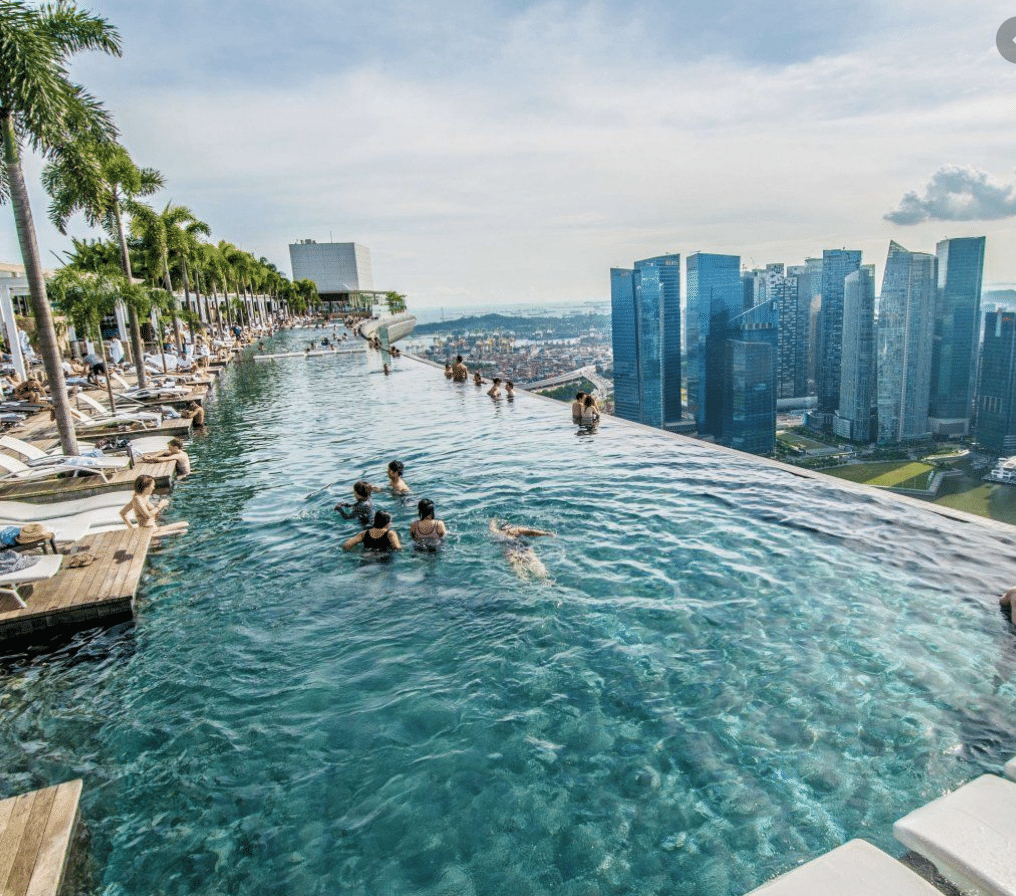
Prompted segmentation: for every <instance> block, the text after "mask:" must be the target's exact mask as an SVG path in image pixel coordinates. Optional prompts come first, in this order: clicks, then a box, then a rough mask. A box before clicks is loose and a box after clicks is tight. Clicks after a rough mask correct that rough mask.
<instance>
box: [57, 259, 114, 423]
mask: <svg viewBox="0 0 1016 896" xmlns="http://www.w3.org/2000/svg"><path fill="white" fill-rule="evenodd" d="M126 285H127V280H126V279H125V278H124V276H123V274H121V273H120V272H119V271H118V270H117V269H116V268H113V269H109V268H105V269H100V270H98V271H95V272H92V271H82V270H79V269H77V268H75V267H72V266H70V265H68V266H67V267H64V268H61V269H60V270H59V271H58V272H57V274H56V276H55V277H53V279H52V280H51V281H50V288H51V291H52V293H53V298H54V299H55V301H56V303H57V305H58V307H59V308H60V310H61V311H63V312H64V313H65V314H66V315H67V316H68V317H70V318H71V320H73V321H74V325H75V327H80V328H81V331H82V332H83V333H86V334H88V335H94V336H95V337H96V338H97V339H98V342H99V354H101V355H102V360H103V361H106V342H105V340H104V339H103V338H102V319H103V318H104V317H105V316H106V315H107V314H112V313H113V310H114V308H115V307H116V302H117V300H118V299H119V298H120V292H121V290H122V289H123V288H124V287H125V286H126ZM106 363H107V364H108V363H109V362H108V361H106ZM106 392H107V393H108V395H109V407H110V410H112V411H113V413H116V398H115V397H114V396H113V383H112V380H111V379H110V377H109V376H108V375H107V376H106Z"/></svg>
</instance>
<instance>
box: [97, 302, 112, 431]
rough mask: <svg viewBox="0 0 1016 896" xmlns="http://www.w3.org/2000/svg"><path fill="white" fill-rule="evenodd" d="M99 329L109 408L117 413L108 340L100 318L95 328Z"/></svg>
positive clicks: (100, 351)
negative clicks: (107, 353)
mask: <svg viewBox="0 0 1016 896" xmlns="http://www.w3.org/2000/svg"><path fill="white" fill-rule="evenodd" d="M95 329H96V330H98V331H99V354H100V355H101V356H102V361H103V363H104V364H105V365H106V394H107V395H108V396H109V409H110V410H111V411H112V412H113V413H114V414H115V413H116V398H114V396H113V379H112V378H111V377H110V375H109V361H108V360H107V358H106V341H105V340H104V339H103V338H102V320H101V319H100V320H99V325H98V326H97V327H96V328H95Z"/></svg>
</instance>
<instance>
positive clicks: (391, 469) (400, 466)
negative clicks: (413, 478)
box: [388, 460, 406, 476]
mask: <svg viewBox="0 0 1016 896" xmlns="http://www.w3.org/2000/svg"><path fill="white" fill-rule="evenodd" d="M404 469H406V465H405V464H404V463H402V461H401V460H393V461H392V462H391V463H390V464H388V475H389V476H391V475H392V474H394V475H396V476H401V475H402V471H403V470H404Z"/></svg>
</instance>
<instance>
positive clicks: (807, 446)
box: [776, 432, 830, 451]
mask: <svg viewBox="0 0 1016 896" xmlns="http://www.w3.org/2000/svg"><path fill="white" fill-rule="evenodd" d="M776 438H777V440H778V441H780V442H786V443H787V444H788V445H792V446H793V447H794V448H803V449H804V450H805V451H814V450H815V449H816V448H829V447H830V446H829V445H826V444H825V443H824V442H816V441H815V440H814V439H809V438H806V437H805V436H802V435H798V434H797V433H796V432H781V433H779V434H778V435H777V436H776Z"/></svg>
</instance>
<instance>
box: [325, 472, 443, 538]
mask: <svg viewBox="0 0 1016 896" xmlns="http://www.w3.org/2000/svg"><path fill="white" fill-rule="evenodd" d="M404 469H405V464H403V463H402V461H400V460H393V461H392V462H391V463H390V464H388V470H387V473H388V486H389V488H390V489H391V493H392V495H393V496H394V497H395V498H400V499H403V500H404V499H405V496H406V495H408V494H409V491H410V489H409V486H408V485H406V480H405V479H403V478H402V471H403V470H404ZM379 491H382V487H381V486H379V485H371V483H369V482H367V480H365V479H359V480H357V481H356V482H354V483H353V497H354V498H355V499H356V500H355V501H354V502H353V503H352V504H350V503H348V502H341V503H339V504H336V505H335V509H336V510H337V511H338V512H339V513H340V514H342V516H343V517H344V518H345V519H347V520H353V519H355V520H357V521H358V522H359V523H360V526H361V527H362V528H361V530H360V531H359V532H358V533H357V534H356V535H354V536H353V537H352V538H349V539H347V540H346V541H345V542H344V543H343V545H342V549H343V550H344V551H351V550H353V548H355V547H356V546H357V545H363V548H364V550H365V551H371V552H374V553H377V554H387V553H390V552H391V551H401V550H402V542H401V541H400V540H399V533H398V532H396V531H395V529H393V528H392V515H391V514H390V513H388V512H387V511H385V510H375V509H374V502H373V500H372V496H373V495H374V494H375V493H376V492H379ZM417 511H418V512H419V515H420V517H419V519H416V520H413V522H412V524H411V525H410V527H409V534H410V536H411V537H412V539H413V544H414V546H415V547H416V548H417V549H419V550H424V551H436V550H437V549H438V548H439V547H440V546H441V544H442V542H443V541H444V537H445V535H446V534H447V530H446V529H445V524H444V523H443V522H442V521H441V520H439V519H437V517H436V515H435V512H434V502H433V501H431V500H430V499H429V498H422V499H421V500H420V501H419V503H418V504H417Z"/></svg>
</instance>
